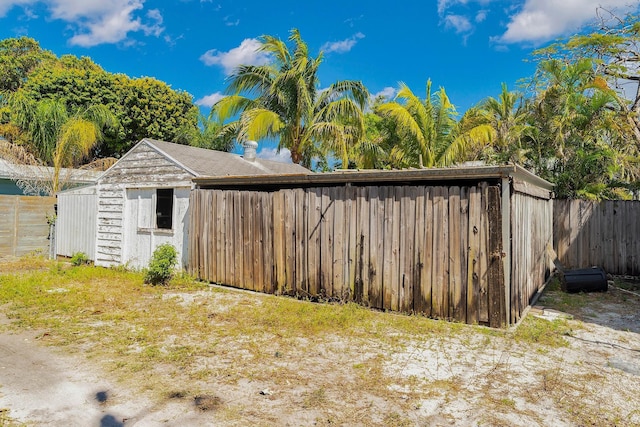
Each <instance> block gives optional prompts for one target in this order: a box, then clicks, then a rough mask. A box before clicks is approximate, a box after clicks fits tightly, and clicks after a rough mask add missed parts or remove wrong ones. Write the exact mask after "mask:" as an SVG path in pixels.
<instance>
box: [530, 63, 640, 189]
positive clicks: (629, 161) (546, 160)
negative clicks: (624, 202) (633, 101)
mask: <svg viewBox="0 0 640 427" xmlns="http://www.w3.org/2000/svg"><path fill="white" fill-rule="evenodd" d="M539 80H540V82H541V87H540V88H539V90H538V93H537V96H536V98H535V99H534V101H533V105H532V113H531V114H532V118H531V120H532V123H535V125H536V127H537V130H536V132H537V135H536V139H535V141H534V142H535V143H536V144H537V148H538V149H537V158H536V159H535V162H536V165H537V172H538V173H539V174H541V175H542V176H543V177H545V178H548V179H550V180H552V181H554V182H555V184H556V193H557V194H558V195H559V196H561V197H587V198H602V197H605V198H608V197H614V196H616V191H617V190H616V188H617V187H620V188H621V187H624V185H621V184H624V183H625V182H629V181H630V180H633V179H635V180H637V179H638V176H639V172H640V170H639V168H638V158H639V156H638V151H637V149H636V148H635V145H634V144H629V135H631V132H630V130H629V129H628V122H627V121H626V120H624V117H623V116H624V114H625V112H624V108H622V107H621V105H620V103H621V101H620V99H619V98H618V97H617V96H616V94H615V91H614V90H612V89H611V88H609V87H608V84H607V82H606V81H605V80H604V79H603V78H601V77H598V76H596V75H595V74H594V71H593V64H592V61H591V60H589V59H583V60H579V61H576V62H571V63H565V62H562V61H559V60H555V59H554V60H548V61H544V62H542V63H541V64H540V66H539Z"/></svg>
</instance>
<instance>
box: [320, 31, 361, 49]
mask: <svg viewBox="0 0 640 427" xmlns="http://www.w3.org/2000/svg"><path fill="white" fill-rule="evenodd" d="M363 38H364V34H362V33H355V34H354V35H352V36H351V37H349V38H348V39H345V40H340V41H337V42H327V43H325V44H323V45H322V46H321V47H320V50H322V51H324V52H326V53H331V52H337V53H345V52H349V51H350V50H351V49H352V48H353V47H354V46H355V45H356V43H358V40H360V39H363Z"/></svg>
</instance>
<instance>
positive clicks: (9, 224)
mask: <svg viewBox="0 0 640 427" xmlns="http://www.w3.org/2000/svg"><path fill="white" fill-rule="evenodd" d="M55 203H56V199H55V197H36V196H7V195H1V196H0V256H23V255H26V254H29V253H32V252H42V253H44V254H47V253H48V251H49V224H48V222H47V217H53V213H54V204H55Z"/></svg>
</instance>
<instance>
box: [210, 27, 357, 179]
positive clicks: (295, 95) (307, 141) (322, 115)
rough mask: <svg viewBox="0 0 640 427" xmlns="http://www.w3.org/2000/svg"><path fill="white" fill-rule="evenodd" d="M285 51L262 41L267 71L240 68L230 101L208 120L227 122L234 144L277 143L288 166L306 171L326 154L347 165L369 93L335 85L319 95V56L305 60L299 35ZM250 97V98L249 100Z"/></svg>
mask: <svg viewBox="0 0 640 427" xmlns="http://www.w3.org/2000/svg"><path fill="white" fill-rule="evenodd" d="M289 41H290V42H292V43H293V48H292V49H289V47H288V46H287V44H286V43H285V42H283V41H282V40H280V39H278V38H275V37H272V36H262V38H261V42H262V45H261V48H260V50H261V51H263V52H267V53H268V54H269V55H270V57H271V58H272V62H271V63H269V64H266V65H242V66H240V67H238V68H237V69H236V71H235V73H234V74H233V75H232V76H231V77H230V84H229V87H228V89H227V91H228V92H229V93H231V95H230V96H227V97H225V98H223V99H222V100H220V101H218V103H216V105H214V106H213V108H212V115H213V116H216V117H219V118H220V119H221V120H227V119H229V118H232V117H236V116H238V115H239V119H238V120H236V121H234V122H232V123H229V124H227V125H226V126H228V128H229V129H233V130H235V131H236V132H237V134H236V135H237V136H236V137H237V140H238V141H240V142H242V141H245V140H249V139H251V140H259V139H262V138H277V139H278V150H280V149H282V148H287V149H289V150H290V151H291V160H292V161H293V162H294V163H300V164H302V165H304V166H306V167H310V166H311V161H312V159H313V158H314V157H318V156H319V157H322V156H324V155H325V154H326V153H328V152H329V151H332V152H334V153H335V155H336V156H337V157H338V158H340V159H341V160H342V165H343V167H347V165H348V162H349V147H350V146H352V145H353V144H355V143H356V141H358V140H359V138H360V137H361V136H362V134H363V133H364V122H363V112H362V110H363V109H364V106H365V104H366V102H367V100H368V92H367V90H366V88H365V87H364V85H363V84H362V83H361V82H357V81H350V80H345V81H338V82H336V83H334V84H332V85H330V86H329V87H328V88H326V89H323V90H321V89H320V83H319V80H318V67H319V65H320V64H321V63H322V53H320V54H319V55H318V56H317V57H316V58H312V57H310V56H309V52H308V47H307V45H306V43H305V42H304V41H303V40H302V38H301V37H300V32H299V31H298V30H297V29H293V30H292V31H291V35H290V37H289ZM251 96H254V97H253V98H251Z"/></svg>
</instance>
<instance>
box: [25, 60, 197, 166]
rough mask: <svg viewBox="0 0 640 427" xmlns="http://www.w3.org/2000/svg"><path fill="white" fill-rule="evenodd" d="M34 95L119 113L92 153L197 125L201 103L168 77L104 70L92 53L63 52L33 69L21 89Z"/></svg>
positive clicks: (104, 153) (116, 150) (107, 153)
mask: <svg viewBox="0 0 640 427" xmlns="http://www.w3.org/2000/svg"><path fill="white" fill-rule="evenodd" d="M20 91H21V92H23V94H24V96H25V97H27V98H30V99H32V100H34V101H39V100H45V99H52V100H60V101H62V102H64V103H65V104H66V105H67V106H68V107H69V108H71V109H86V108H88V107H90V106H92V105H104V106H105V107H106V108H108V109H109V110H111V111H112V112H113V114H114V115H115V116H116V118H117V119H118V126H117V127H116V128H114V129H108V130H106V131H105V135H104V143H103V144H100V145H99V147H98V148H95V149H94V150H93V154H92V157H95V158H100V157H111V156H114V157H119V156H121V155H122V154H124V153H125V152H127V151H128V150H129V149H130V148H131V147H132V146H133V145H134V144H135V143H136V142H138V141H139V140H141V139H143V138H147V137H148V138H155V139H164V140H168V141H172V140H174V139H176V138H177V136H178V134H179V133H180V132H184V130H185V129H189V128H190V129H191V130H196V129H197V120H198V109H197V107H196V106H195V105H194V104H193V102H192V97H191V95H189V94H187V93H185V92H177V91H174V90H173V89H171V88H170V87H169V86H168V85H167V84H166V83H164V82H161V81H159V80H156V79H153V78H149V77H143V78H138V79H131V78H129V77H127V76H126V75H124V74H112V73H108V72H106V71H105V70H103V69H102V68H101V67H100V66H99V65H97V64H95V63H94V62H93V61H92V60H91V59H90V58H86V57H83V58H77V57H75V56H72V55H64V56H62V57H60V58H59V59H58V60H56V61H53V62H51V61H50V62H47V63H43V64H42V65H41V66H39V67H37V68H36V69H34V70H33V71H32V72H31V73H30V74H29V76H28V78H27V80H26V82H25V83H24V84H23V86H22V88H21V89H20Z"/></svg>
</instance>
